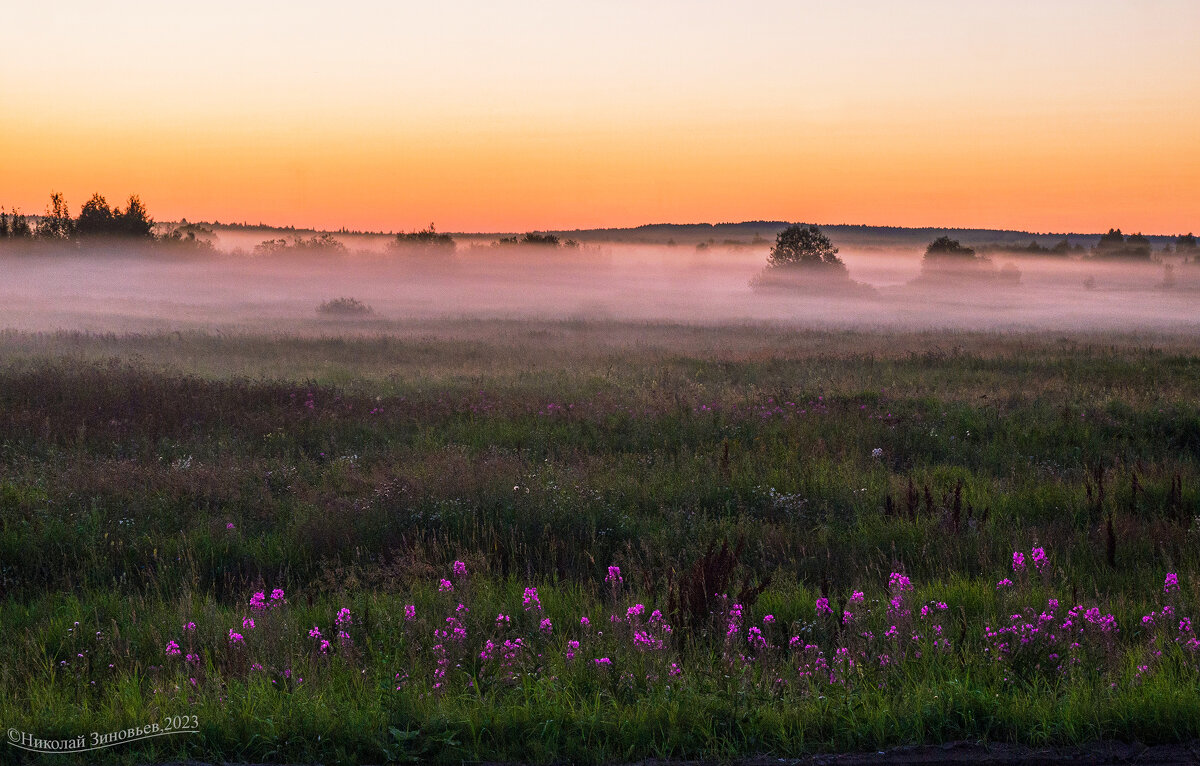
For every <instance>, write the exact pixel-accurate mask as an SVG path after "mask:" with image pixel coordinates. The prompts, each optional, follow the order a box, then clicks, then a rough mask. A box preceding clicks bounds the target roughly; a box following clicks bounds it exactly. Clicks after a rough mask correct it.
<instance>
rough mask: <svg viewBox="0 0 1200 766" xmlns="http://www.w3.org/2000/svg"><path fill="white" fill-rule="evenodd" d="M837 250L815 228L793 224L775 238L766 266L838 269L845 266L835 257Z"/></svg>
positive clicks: (827, 238)
mask: <svg viewBox="0 0 1200 766" xmlns="http://www.w3.org/2000/svg"><path fill="white" fill-rule="evenodd" d="M837 252H838V249H837V248H836V247H834V246H833V243H832V242H830V241H829V237H826V236H825V235H824V234H822V233H821V231H820V229H818V228H817V227H816V226H807V227H805V226H800V225H798V224H793V225H792V226H789V227H787V228H786V229H784V230H783V231H781V232H779V234H778V235H777V236H776V237H775V245H774V246H773V247H772V248H771V254H770V255H769V256H767V265H768V266H771V267H772V268H780V267H783V268H790V267H798V266H803V267H814V266H815V267H822V266H825V267H835V268H836V267H840V268H841V269H843V270H844V269H845V268H846V266H845V264H843V263H842V260H841V259H840V258H838V257H837Z"/></svg>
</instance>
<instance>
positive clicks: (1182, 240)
mask: <svg viewBox="0 0 1200 766" xmlns="http://www.w3.org/2000/svg"><path fill="white" fill-rule="evenodd" d="M1195 249H1196V236H1195V235H1194V234H1192V233H1191V232H1190V231H1189V232H1188V233H1187V234H1180V235H1179V237H1178V239H1176V240H1175V250H1176V252H1183V251H1184V250H1189V251H1194V250H1195Z"/></svg>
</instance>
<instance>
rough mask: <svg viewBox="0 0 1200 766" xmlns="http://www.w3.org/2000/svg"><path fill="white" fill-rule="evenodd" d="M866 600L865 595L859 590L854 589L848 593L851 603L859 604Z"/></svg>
mask: <svg viewBox="0 0 1200 766" xmlns="http://www.w3.org/2000/svg"><path fill="white" fill-rule="evenodd" d="M866 600H867V597H866V596H865V595H863V592H862V591H861V590H856V591H854V593H852V594H850V603H851V604H861V603H862V602H864V601H866Z"/></svg>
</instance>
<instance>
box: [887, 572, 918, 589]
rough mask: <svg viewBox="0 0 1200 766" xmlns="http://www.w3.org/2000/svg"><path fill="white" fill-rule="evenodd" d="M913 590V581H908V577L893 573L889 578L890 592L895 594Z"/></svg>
mask: <svg viewBox="0 0 1200 766" xmlns="http://www.w3.org/2000/svg"><path fill="white" fill-rule="evenodd" d="M912 589H913V585H912V580H910V579H908V577H907V576H905V575H902V574H900V573H899V572H892V574H891V576H890V577H889V578H888V590H890V591H891V592H892V593H893V594H897V593H903V592H904V591H907V590H912Z"/></svg>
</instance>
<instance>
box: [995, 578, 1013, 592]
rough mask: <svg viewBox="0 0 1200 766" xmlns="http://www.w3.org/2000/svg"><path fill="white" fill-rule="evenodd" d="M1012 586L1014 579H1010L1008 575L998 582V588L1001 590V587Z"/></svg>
mask: <svg viewBox="0 0 1200 766" xmlns="http://www.w3.org/2000/svg"><path fill="white" fill-rule="evenodd" d="M1011 587H1012V580H1010V579H1008V578H1007V577H1005V578H1004V579H1003V580H1001V581H1000V582H998V583H996V590H1000V589H1001V588H1011Z"/></svg>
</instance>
